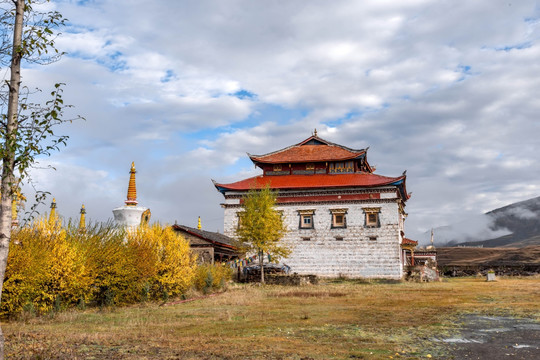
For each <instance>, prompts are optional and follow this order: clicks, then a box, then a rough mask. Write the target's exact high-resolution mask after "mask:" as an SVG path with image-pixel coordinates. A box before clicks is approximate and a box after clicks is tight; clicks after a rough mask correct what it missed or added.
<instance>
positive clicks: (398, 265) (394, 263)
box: [224, 193, 403, 279]
mask: <svg viewBox="0 0 540 360" xmlns="http://www.w3.org/2000/svg"><path fill="white" fill-rule="evenodd" d="M392 195H393V196H392V197H393V198H394V199H392V198H390V196H388V195H387V196H385V199H384V200H374V201H361V202H357V203H332V204H304V205H281V206H278V207H276V210H281V211H283V217H284V222H285V224H286V225H287V228H288V230H289V232H288V233H287V235H286V236H285V237H284V239H283V241H284V243H286V244H287V245H289V246H290V247H291V248H292V249H293V252H292V254H291V255H290V256H289V257H288V258H287V259H283V260H282V261H283V262H284V263H285V264H287V265H289V266H290V267H291V271H292V272H296V273H298V274H315V275H319V276H325V277H338V276H346V277H362V278H391V279H400V278H401V277H402V274H403V267H402V262H401V259H400V256H401V251H400V243H401V234H400V231H401V230H402V229H401V228H402V222H401V221H400V220H401V215H400V212H399V206H398V202H397V199H396V194H395V193H394V194H392ZM363 208H380V213H379V222H380V227H377V228H367V227H365V226H364V223H365V213H364V211H363V210H362V209H363ZM332 209H347V215H346V224H347V227H346V228H336V229H332V228H331V225H332V214H331V212H330V210H332ZM298 210H315V213H314V216H313V222H314V228H313V229H299V220H300V218H299V215H298ZM238 211H242V208H241V207H226V208H225V217H224V225H225V226H224V229H225V234H226V235H228V236H231V237H234V236H235V233H234V230H235V229H236V226H237V224H238V217H237V215H236V213H237V212H238ZM336 237H341V238H343V240H336ZM369 237H376V240H370V239H369ZM305 238H309V240H305Z"/></svg>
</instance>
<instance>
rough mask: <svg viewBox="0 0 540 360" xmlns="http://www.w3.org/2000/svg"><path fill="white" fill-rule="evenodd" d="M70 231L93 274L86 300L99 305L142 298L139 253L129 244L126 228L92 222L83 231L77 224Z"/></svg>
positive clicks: (121, 302)
mask: <svg viewBox="0 0 540 360" xmlns="http://www.w3.org/2000/svg"><path fill="white" fill-rule="evenodd" d="M70 230H71V236H72V237H73V239H74V240H73V242H74V243H76V244H77V246H78V247H79V248H80V249H81V251H82V252H83V253H84V257H85V261H86V266H87V268H88V269H90V272H91V273H92V275H93V277H92V281H91V285H90V287H89V289H88V293H87V295H88V296H87V297H86V299H85V300H86V301H87V302H90V303H94V304H96V305H99V306H104V305H106V306H109V305H121V304H129V303H133V302H137V301H139V298H140V287H141V285H140V283H141V277H142V275H141V274H140V273H139V271H138V268H137V261H138V260H137V258H136V254H134V253H133V252H132V251H131V249H130V248H129V247H128V246H127V244H126V241H125V238H126V233H125V231H123V229H121V228H117V227H116V226H114V225H113V224H112V223H105V224H90V225H89V226H87V228H86V231H84V232H79V231H78V229H77V228H76V227H71V229H70Z"/></svg>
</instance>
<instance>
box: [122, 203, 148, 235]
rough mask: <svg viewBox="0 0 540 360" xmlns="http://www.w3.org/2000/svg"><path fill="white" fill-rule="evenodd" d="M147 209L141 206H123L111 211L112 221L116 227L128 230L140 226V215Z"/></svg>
mask: <svg viewBox="0 0 540 360" xmlns="http://www.w3.org/2000/svg"><path fill="white" fill-rule="evenodd" d="M146 210H148V208H145V207H142V206H130V205H124V206H121V207H118V208H116V209H114V210H113V215H114V221H115V222H116V224H117V225H118V226H125V227H126V228H128V229H133V228H136V227H137V226H139V225H141V221H142V215H143V213H144V212H145V211H146Z"/></svg>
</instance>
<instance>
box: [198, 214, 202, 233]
mask: <svg viewBox="0 0 540 360" xmlns="http://www.w3.org/2000/svg"><path fill="white" fill-rule="evenodd" d="M201 228H202V226H201V217H200V216H199V223H198V224H197V229H199V230H201Z"/></svg>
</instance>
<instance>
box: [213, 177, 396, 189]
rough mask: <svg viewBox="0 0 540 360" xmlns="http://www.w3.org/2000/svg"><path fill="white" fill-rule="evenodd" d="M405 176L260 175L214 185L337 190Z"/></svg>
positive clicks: (385, 182)
mask: <svg viewBox="0 0 540 360" xmlns="http://www.w3.org/2000/svg"><path fill="white" fill-rule="evenodd" d="M404 179H405V176H404V175H402V176H399V177H388V176H381V175H375V174H369V173H353V174H336V175H333V174H315V175H281V176H264V175H259V176H255V177H252V178H249V179H244V180H241V181H237V182H234V183H230V184H217V183H215V184H214V185H215V186H216V188H217V189H218V190H220V191H222V190H225V191H226V190H239V191H242V190H244V191H247V190H250V189H262V188H264V187H266V186H267V185H268V186H270V188H271V189H310V188H323V187H324V188H337V187H375V186H384V185H390V184H393V183H395V182H398V181H400V180H404Z"/></svg>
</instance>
